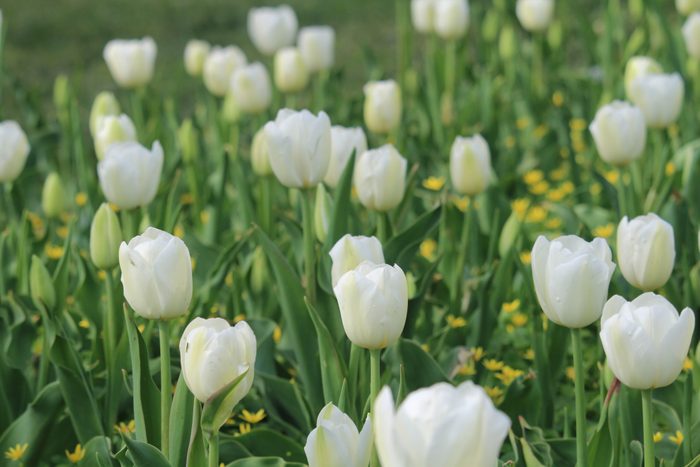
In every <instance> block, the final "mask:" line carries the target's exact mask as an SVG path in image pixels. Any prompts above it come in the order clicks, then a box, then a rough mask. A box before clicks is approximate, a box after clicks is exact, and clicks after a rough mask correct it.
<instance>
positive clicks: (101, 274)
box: [97, 269, 107, 281]
mask: <svg viewBox="0 0 700 467" xmlns="http://www.w3.org/2000/svg"><path fill="white" fill-rule="evenodd" d="M97 278H98V279H99V280H101V281H104V280H105V279H107V273H106V272H105V271H104V270H103V269H100V270H99V271H97Z"/></svg>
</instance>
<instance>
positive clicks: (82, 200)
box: [75, 191, 88, 208]
mask: <svg viewBox="0 0 700 467" xmlns="http://www.w3.org/2000/svg"><path fill="white" fill-rule="evenodd" d="M87 202H88V197H87V195H86V194H85V193H83V192H82V191H81V192H78V193H76V195H75V204H76V205H78V207H79V208H82V207H83V206H85V205H86V204H87Z"/></svg>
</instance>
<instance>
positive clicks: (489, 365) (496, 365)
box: [484, 358, 505, 371]
mask: <svg viewBox="0 0 700 467" xmlns="http://www.w3.org/2000/svg"><path fill="white" fill-rule="evenodd" d="M504 366H505V363H503V362H502V361H500V360H496V359H494V358H489V359H487V360H484V368H486V369H487V370H489V371H501V370H502V369H503V367H504Z"/></svg>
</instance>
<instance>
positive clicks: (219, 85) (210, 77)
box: [202, 45, 248, 97]
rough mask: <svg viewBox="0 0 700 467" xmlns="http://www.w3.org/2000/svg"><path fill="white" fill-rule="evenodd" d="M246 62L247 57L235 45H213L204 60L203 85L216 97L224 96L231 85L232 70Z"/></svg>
mask: <svg viewBox="0 0 700 467" xmlns="http://www.w3.org/2000/svg"><path fill="white" fill-rule="evenodd" d="M246 63H248V59H247V58H246V56H245V54H244V53H243V51H242V50H241V49H239V48H238V47H236V46H235V45H230V46H228V47H219V46H214V47H213V48H212V49H211V52H209V55H207V59H206V60H205V61H204V71H203V73H202V77H203V78H204V86H206V88H207V90H208V91H209V92H210V93H212V94H214V95H215V96H217V97H223V96H225V95H226V91H228V90H229V88H230V86H231V77H232V76H233V72H234V71H235V70H236V69H237V68H239V67H242V66H244V65H245V64H246Z"/></svg>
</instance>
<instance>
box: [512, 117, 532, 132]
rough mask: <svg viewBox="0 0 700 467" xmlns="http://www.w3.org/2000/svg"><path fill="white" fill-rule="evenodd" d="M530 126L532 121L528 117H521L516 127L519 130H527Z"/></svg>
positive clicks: (516, 122)
mask: <svg viewBox="0 0 700 467" xmlns="http://www.w3.org/2000/svg"><path fill="white" fill-rule="evenodd" d="M529 125H530V119H529V118H527V117H520V118H519V119H517V120H516V121H515V126H516V127H518V130H523V129H525V128H527V127H528V126H529Z"/></svg>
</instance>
